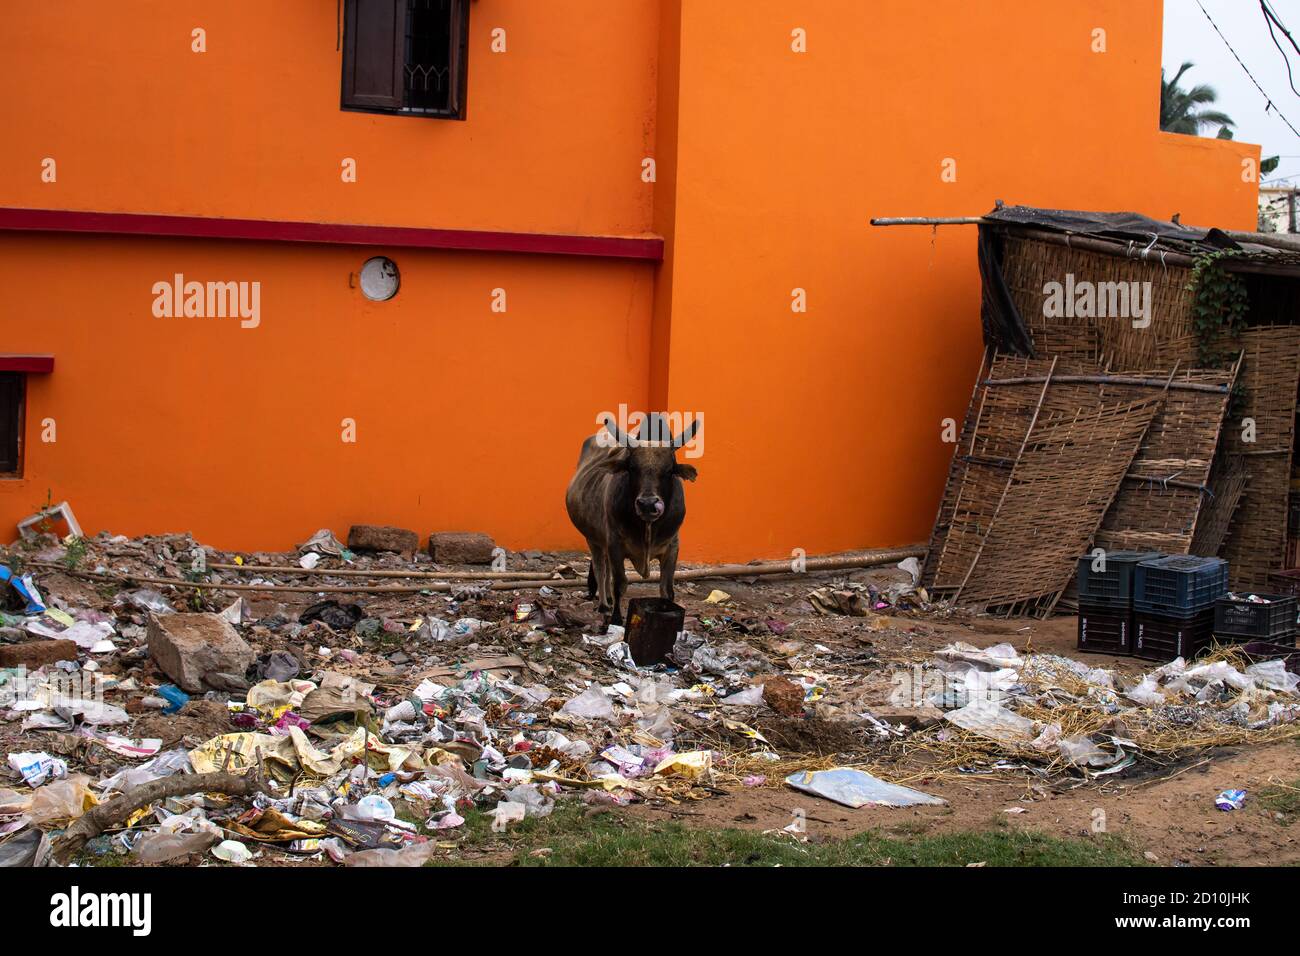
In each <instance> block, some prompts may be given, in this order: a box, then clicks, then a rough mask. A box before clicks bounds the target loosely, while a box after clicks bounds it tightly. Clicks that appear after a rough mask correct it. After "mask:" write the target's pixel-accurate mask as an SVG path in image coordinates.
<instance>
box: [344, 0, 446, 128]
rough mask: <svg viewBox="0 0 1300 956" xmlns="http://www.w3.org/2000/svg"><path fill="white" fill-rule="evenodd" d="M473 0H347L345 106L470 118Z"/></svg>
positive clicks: (431, 115) (438, 116)
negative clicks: (468, 91) (467, 115)
mask: <svg viewBox="0 0 1300 956" xmlns="http://www.w3.org/2000/svg"><path fill="white" fill-rule="evenodd" d="M468 44H469V0H346V5H345V15H344V27H343V99H342V107H343V109H345V110H363V111H365V112H371V113H401V114H406V115H412V116H428V117H434V118H441V119H464V118H465V92H466V91H465V80H466V76H467V72H468V56H467V53H468Z"/></svg>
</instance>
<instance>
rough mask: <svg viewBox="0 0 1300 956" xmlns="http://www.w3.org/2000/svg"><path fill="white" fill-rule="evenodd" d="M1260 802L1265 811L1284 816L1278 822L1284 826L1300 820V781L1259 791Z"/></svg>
mask: <svg viewBox="0 0 1300 956" xmlns="http://www.w3.org/2000/svg"><path fill="white" fill-rule="evenodd" d="M1258 800H1259V805H1260V806H1261V807H1263V808H1264V809H1265V810H1270V811H1272V812H1273V813H1280V814H1282V818H1281V819H1280V820H1278V822H1279V823H1281V824H1282V825H1283V826H1290V825H1291V824H1292V823H1294V822H1295V821H1296V820H1300V780H1295V781H1292V782H1291V783H1289V784H1274V785H1273V786H1271V787H1265V788H1264V789H1262V790H1260V791H1259V794H1258Z"/></svg>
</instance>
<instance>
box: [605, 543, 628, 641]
mask: <svg viewBox="0 0 1300 956" xmlns="http://www.w3.org/2000/svg"><path fill="white" fill-rule="evenodd" d="M623 559H624V554H623V542H621V541H611V542H610V545H609V578H610V592H611V593H612V595H613V597H614V613H613V614H612V615H611V616H610V619H609V623H610V624H620V625H621V624H622V623H623V611H622V607H623V595H624V594H625V593H626V592H627V568H626V567H624V564H623Z"/></svg>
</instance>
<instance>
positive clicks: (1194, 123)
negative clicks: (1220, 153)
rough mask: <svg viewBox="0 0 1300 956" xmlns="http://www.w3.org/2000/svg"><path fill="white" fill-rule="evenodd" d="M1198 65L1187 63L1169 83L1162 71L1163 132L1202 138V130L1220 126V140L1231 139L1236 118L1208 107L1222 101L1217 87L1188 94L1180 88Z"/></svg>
mask: <svg viewBox="0 0 1300 956" xmlns="http://www.w3.org/2000/svg"><path fill="white" fill-rule="evenodd" d="M1193 65H1194V64H1192V63H1184V64H1183V65H1182V66H1180V67H1179V68H1178V72H1177V73H1175V74H1174V78H1173V79H1172V80H1166V79H1165V71H1164V70H1161V71H1160V128H1161V129H1162V130H1165V131H1166V132H1169V133H1186V134H1187V135H1189V136H1196V135H1199V134H1200V132H1201V127H1202V126H1218V127H1219V138H1220V139H1231V138H1232V129H1231V127H1232V126H1233V125H1234V124H1233V122H1232V117H1230V116H1228V114H1227V113H1221V112H1219V111H1218V110H1207V109H1202V108H1201V107H1204V106H1207V105H1208V104H1210V103H1213V102H1214V101H1215V100H1216V99H1218V97H1219V94H1218V93H1216V92H1215V90H1214V87H1212V86H1206V85H1205V84H1204V83H1202V84H1201V85H1199V86H1193V87H1192V88H1191V89H1190V90H1185V89H1183V88H1182V87H1180V86H1179V85H1178V81H1179V80H1181V79H1182V78H1183V74H1184V73H1186V72H1187V71H1188V70H1190V69H1191V68H1192V66H1193Z"/></svg>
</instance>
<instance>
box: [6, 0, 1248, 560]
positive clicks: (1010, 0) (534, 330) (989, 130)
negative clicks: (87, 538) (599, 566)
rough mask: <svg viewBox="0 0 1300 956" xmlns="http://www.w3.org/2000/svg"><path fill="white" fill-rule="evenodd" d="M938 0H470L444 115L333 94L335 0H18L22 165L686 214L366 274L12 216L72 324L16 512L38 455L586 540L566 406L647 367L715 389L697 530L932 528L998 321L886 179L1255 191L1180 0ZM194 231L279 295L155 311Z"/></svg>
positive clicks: (387, 208)
mask: <svg viewBox="0 0 1300 956" xmlns="http://www.w3.org/2000/svg"><path fill="white" fill-rule="evenodd" d="M920 9H921V8H920V7H919V6H918V5H917V4H916V3H915V2H914V0H871V2H864V0H818V2H810V3H805V4H790V3H787V2H783V0H618V2H607V0H548V2H546V3H544V4H543V3H538V2H535V0H476V2H475V3H474V4H473V7H472V11H473V12H472V24H473V27H472V34H473V35H472V39H471V54H470V56H471V61H470V69H469V118H468V120H467V121H466V122H464V123H455V122H447V121H436V120H422V119H417V118H411V117H390V116H376V115H368V114H363V113H348V112H342V111H340V110H339V108H338V86H339V73H340V65H339V54H338V53H337V52H336V50H335V19H334V14H335V4H334V3H333V2H332V0H276V2H275V3H266V2H262V0H227V2H223V3H221V4H214V3H199V2H181V0H174V2H172V0H169V2H163V0H124V2H119V3H113V4H105V3H93V2H90V0H65V2H61V3H59V4H24V5H17V6H15V8H14V9H13V10H10V11H7V13H6V22H5V28H4V30H3V31H0V78H3V79H4V81H5V88H6V96H5V97H3V98H0V128H3V129H4V135H5V137H6V146H5V148H4V149H3V150H0V206H36V207H49V208H63V209H95V210H107V211H126V212H164V213H182V214H193V215H204V216H240V217H249V218H262V219H276V218H283V219H307V220H323V221H332V222H365V223H378V224H391V225H416V226H427V227H437V228H469V229H504V230H514V231H539V232H571V233H584V234H625V235H639V234H645V233H648V232H651V231H652V230H653V231H659V232H662V233H663V234H664V235H665V239H666V243H667V245H666V259H665V263H664V265H662V266H659V267H655V266H651V265H647V264H644V263H641V264H638V263H631V262H622V261H618V260H595V259H572V258H558V257H524V256H493V255H486V254H483V255H480V254H451V253H436V252H420V253H413V252H407V251H403V250H398V251H390V253H391V254H392V255H393V257H394V258H395V259H397V261H398V263H399V265H400V267H401V269H402V276H403V288H402V292H401V293H400V294H399V295H398V297H397V298H396V299H394V300H393V301H392V302H389V303H371V302H368V301H366V300H365V299H363V298H362V297H361V296H360V295H359V293H357V292H356V291H355V290H352V289H350V288H348V285H347V276H348V274H349V272H351V271H353V270H355V269H356V268H358V266H359V265H360V263H361V261H362V260H363V259H364V258H366V257H367V256H368V255H370V254H374V253H376V252H381V251H382V250H361V249H355V248H346V247H295V246H284V245H272V244H258V243H218V242H205V241H176V242H166V241H160V240H135V239H133V240H112V239H89V238H75V237H57V236H50V237H41V238H32V237H31V236H20V235H14V236H9V237H0V284H2V286H3V288H4V289H5V290H6V291H5V294H4V299H3V309H2V310H0V333H2V337H0V350H2V351H5V352H23V351H32V352H53V353H55V354H56V356H57V365H56V371H55V373H54V374H53V375H52V376H48V377H45V378H41V377H33V378H32V383H31V394H30V397H31V409H30V412H29V425H28V441H29V452H30V454H29V458H28V477H27V478H25V479H23V480H22V481H17V482H0V519H3V520H4V521H5V522H8V521H10V520H13V519H16V518H18V517H21V516H22V515H24V514H26V513H28V512H29V511H30V510H32V508H33V507H35V506H36V505H37V504H38V503H40V502H41V501H43V500H44V498H45V494H46V490H47V489H49V490H50V491H51V493H52V494H53V495H54V497H55V499H56V500H58V499H60V498H65V497H66V498H68V499H69V500H70V501H71V502H72V504H73V506H74V507H75V508H76V510H77V512H78V515H79V516H80V517H81V519H82V521H83V523H84V524H85V526H86V527H87V529H88V530H91V531H94V530H98V529H100V528H109V529H112V530H115V531H123V532H129V533H142V532H149V531H160V530H183V529H187V530H193V531H194V532H195V533H196V534H197V535H198V536H199V537H200V538H203V539H205V540H209V541H212V542H213V543H216V544H221V545H225V546H229V547H240V548H256V547H284V546H288V545H290V544H292V543H293V542H295V541H298V540H301V539H302V537H303V536H304V535H306V534H308V533H310V532H311V531H313V530H315V529H316V528H317V527H319V526H322V525H330V526H332V527H334V528H335V530H336V531H339V532H342V531H344V530H346V527H347V525H348V524H350V523H351V522H354V521H377V522H394V523H399V524H403V525H406V526H408V527H412V528H417V529H419V530H420V531H422V532H423V531H427V530H430V529H433V528H436V527H465V528H481V529H482V530H485V531H488V532H491V533H493V534H495V535H496V536H497V537H498V538H499V539H500V540H501V541H502V542H503V543H505V544H507V545H509V546H512V547H521V548H522V547H552V546H576V545H577V544H578V543H579V541H578V538H577V535H576V534H575V533H574V532H573V530H572V529H571V528H570V527H569V526H568V522H567V518H566V517H565V514H564V510H563V506H562V495H563V488H564V485H565V483H566V481H567V478H568V476H569V474H570V472H571V469H572V467H573V461H574V458H575V456H576V448H577V443H578V441H579V440H580V438H581V436H582V435H584V434H587V433H589V432H590V431H591V430H592V429H593V422H594V418H595V416H596V414H597V413H598V412H600V411H601V410H603V409H611V410H613V409H616V408H617V407H618V404H619V403H620V402H627V403H628V404H629V405H631V406H632V407H633V408H639V407H640V408H643V407H645V405H646V404H647V403H648V402H651V401H653V402H654V404H656V405H663V406H665V407H667V408H668V409H669V410H674V411H692V412H703V413H704V414H705V415H706V418H707V426H706V429H705V454H704V457H703V458H702V459H699V460H698V461H697V462H696V464H698V466H699V469H700V473H701V476H700V480H699V482H698V483H696V484H695V485H692V486H690V488H689V492H688V497H689V500H690V517H689V518H688V522H687V526H686V529H685V532H684V535H683V555H684V556H685V557H687V558H690V559H721V558H734V559H747V558H751V557H756V556H778V555H785V554H788V553H789V552H790V550H791V549H793V548H804V549H806V550H807V551H808V552H810V553H814V552H818V551H826V550H832V549H840V548H850V547H864V546H876V545H890V544H900V543H905V542H911V541H917V540H921V539H923V538H925V536H926V535H927V534H928V531H929V528H930V525H931V522H932V519H933V514H934V508H935V506H936V504H937V501H938V498H939V494H940V491H941V486H942V482H943V478H944V475H945V473H946V470H947V463H948V460H949V458H950V455H951V446H949V445H945V444H943V443H942V442H941V441H940V422H941V420H942V419H944V418H946V417H952V418H956V419H960V418H961V415H962V413H963V411H964V409H965V405H966V402H967V399H968V397H969V395H970V389H971V384H972V377H973V375H974V372H975V369H976V365H977V363H978V360H979V353H980V332H979V320H978V304H979V300H978V294H979V287H978V275H977V269H976V259H975V235H974V231H973V230H972V229H970V228H962V227H954V228H949V229H944V230H941V231H939V232H938V234H937V235H932V234H931V233H930V231H929V230H923V229H904V228H897V229H875V230H873V229H872V228H871V227H869V226H868V224H867V223H868V220H869V219H870V218H871V217H872V216H887V215H973V214H978V213H981V212H984V211H986V210H988V209H989V208H990V207H991V206H992V205H993V201H994V200H995V199H1004V200H1006V201H1007V202H1009V203H1027V204H1035V205H1043V206H1062V207H1072V208H1084V209H1134V210H1137V211H1140V212H1145V213H1148V214H1150V215H1153V216H1158V217H1167V216H1169V215H1171V214H1172V213H1174V212H1179V213H1181V214H1182V221H1183V222H1187V223H1193V224H1204V225H1220V226H1228V227H1238V228H1242V227H1250V226H1251V225H1252V224H1253V222H1254V216H1255V186H1254V184H1252V183H1247V182H1243V181H1242V178H1241V175H1240V172H1241V166H1240V163H1241V160H1242V158H1244V157H1257V156H1258V150H1257V148H1256V147H1253V146H1248V145H1245V144H1238V143H1226V142H1220V141H1208V140H1197V139H1192V138H1188V137H1177V136H1171V135H1167V134H1163V133H1160V132H1158V131H1157V130H1156V115H1157V112H1156V104H1157V96H1158V87H1157V83H1156V80H1157V76H1158V72H1159V63H1160V3H1159V2H1158V0H1088V2H1076V3H1049V2H1045V0H983V2H981V3H977V4H972V3H969V2H968V0H934V2H933V3H931V4H929V5H927V6H925V8H924V10H923V11H922V12H921V13H920V14H918V10H920ZM195 26H203V27H205V28H206V29H207V32H208V51H209V52H207V53H205V54H195V53H192V52H190V30H191V29H192V28H193V27H195ZM495 26H504V27H505V28H506V29H507V37H508V44H509V52H508V53H506V54H502V55H497V54H492V53H491V52H490V51H489V48H488V45H489V36H490V31H491V30H492V28H493V27H495ZM796 27H800V28H803V29H804V30H806V31H807V37H808V52H807V53H805V54H796V53H793V52H792V51H791V49H790V32H791V30H792V29H794V28H796ZM1098 27H1100V28H1102V29H1105V30H1106V32H1107V45H1108V51H1107V52H1106V53H1104V54H1099V53H1094V52H1092V51H1091V49H1090V44H1091V42H1092V35H1091V31H1092V30H1093V29H1094V28H1098ZM646 155H654V156H655V157H656V158H657V160H658V170H657V172H658V181H657V182H656V183H654V184H647V183H644V182H642V181H641V178H640V173H641V165H640V163H641V159H642V157H643V156H646ZM45 156H52V157H55V158H56V159H57V160H58V163H59V166H58V170H59V179H58V183H57V184H42V183H41V182H40V179H39V174H40V161H41V159H42V158H43V157H45ZM345 156H351V157H354V158H356V159H357V160H358V162H359V172H360V182H359V183H357V184H355V185H350V184H344V183H342V182H341V180H340V177H339V168H340V167H339V162H340V160H341V159H342V158H343V157H345ZM945 157H952V158H955V159H956V160H957V173H958V176H957V182H955V183H943V182H941V181H940V163H941V161H942V160H943V159H944V158H945ZM175 272H183V273H185V275H186V276H187V277H188V278H193V279H199V280H209V279H220V280H225V279H231V280H259V281H262V283H263V312H264V318H263V322H262V326H261V327H260V328H259V329H255V330H240V329H239V328H237V323H235V322H233V321H231V320H199V319H155V318H154V317H153V316H152V315H151V314H150V311H149V310H150V305H151V302H152V296H151V293H150V287H151V286H152V284H153V283H154V282H156V281H159V280H160V279H166V278H167V277H169V276H171V275H172V274H173V273H175ZM33 277H38V278H36V279H34V278H33ZM496 287H505V288H507V290H508V295H509V302H510V311H509V313H508V314H507V315H506V316H500V315H495V314H493V313H491V312H489V311H488V303H489V295H490V290H491V289H493V288H496ZM796 287H800V288H803V289H805V290H806V291H807V295H808V303H809V311H808V312H807V314H803V315H797V314H794V313H792V312H791V310H790V301H791V298H790V296H791V290H792V289H794V288H796ZM47 414H48V415H53V416H55V417H56V418H57V419H58V423H59V425H58V428H59V441H58V442H57V443H56V444H55V445H42V444H40V443H39V429H38V427H37V424H36V423H37V422H38V421H39V419H40V418H42V417H44V416H45V415H47ZM345 416H349V417H354V418H356V419H357V422H358V428H359V439H360V440H359V442H358V444H357V445H355V446H349V445H344V444H343V443H342V442H340V441H339V421H340V419H341V418H343V417H345ZM286 476H287V477H286Z"/></svg>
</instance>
